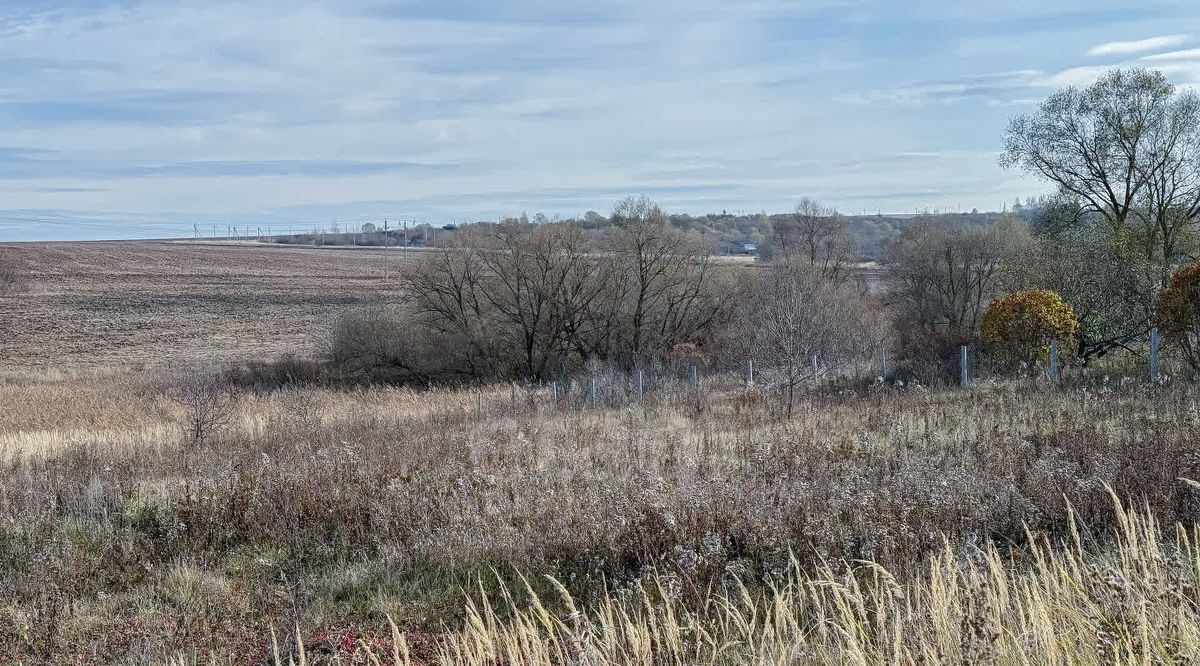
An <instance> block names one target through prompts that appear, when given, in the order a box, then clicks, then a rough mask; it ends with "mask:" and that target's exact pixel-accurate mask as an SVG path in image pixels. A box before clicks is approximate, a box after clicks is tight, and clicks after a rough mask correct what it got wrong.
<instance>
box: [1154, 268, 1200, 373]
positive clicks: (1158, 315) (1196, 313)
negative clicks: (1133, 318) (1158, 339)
mask: <svg viewBox="0 0 1200 666" xmlns="http://www.w3.org/2000/svg"><path fill="white" fill-rule="evenodd" d="M1154 322H1155V324H1156V325H1157V326H1158V330H1159V332H1161V333H1162V334H1163V336H1164V337H1165V338H1166V339H1167V341H1168V342H1170V343H1171V344H1176V345H1179V348H1180V349H1181V350H1182V351H1183V357H1184V358H1185V359H1187V362H1188V365H1190V366H1192V367H1193V368H1196V369H1200V261H1197V262H1194V263H1191V264H1189V265H1187V266H1184V267H1183V268H1181V269H1179V270H1177V271H1175V274H1174V275H1172V276H1171V283H1170V284H1169V285H1167V288H1166V289H1164V290H1163V291H1162V293H1160V294H1159V295H1158V302H1157V303H1156V304H1155V306H1154Z"/></svg>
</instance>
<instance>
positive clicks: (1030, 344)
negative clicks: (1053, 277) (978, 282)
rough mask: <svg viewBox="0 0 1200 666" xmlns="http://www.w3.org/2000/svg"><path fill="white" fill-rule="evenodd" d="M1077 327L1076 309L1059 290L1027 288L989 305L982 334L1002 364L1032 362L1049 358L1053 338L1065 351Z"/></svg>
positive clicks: (983, 322) (981, 327) (981, 329)
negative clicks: (1059, 293)
mask: <svg viewBox="0 0 1200 666" xmlns="http://www.w3.org/2000/svg"><path fill="white" fill-rule="evenodd" d="M1077 326H1078V322H1077V321H1076V319H1075V311H1074V310H1073V309H1072V308H1071V306H1070V305H1068V304H1067V303H1066V302H1065V301H1063V299H1062V297H1061V296H1059V295H1058V293H1056V292H1054V291H1051V290H1049V289H1026V290H1025V291H1018V292H1016V293H1014V294H1009V295H1008V296H1005V297H1004V298H1001V299H999V300H996V301H993V302H992V304H991V305H989V306H988V309H987V311H986V312H985V313H984V314H983V321H982V322H981V324H980V337H981V338H982V340H983V342H984V344H986V345H988V346H989V347H990V349H991V350H992V353H993V356H994V358H996V359H997V360H998V361H999V362H1001V363H1002V364H1005V365H1015V364H1019V363H1028V364H1031V365H1032V364H1035V363H1039V362H1045V361H1047V360H1049V358H1050V342H1051V341H1052V340H1057V341H1058V345H1059V353H1060V354H1065V353H1066V352H1067V351H1068V350H1069V349H1070V344H1071V341H1072V339H1073V337H1074V335H1075V329H1076V327H1077Z"/></svg>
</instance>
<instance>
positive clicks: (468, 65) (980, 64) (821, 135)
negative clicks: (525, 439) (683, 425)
mask: <svg viewBox="0 0 1200 666" xmlns="http://www.w3.org/2000/svg"><path fill="white" fill-rule="evenodd" d="M1130 65H1144V66H1152V67H1155V68H1159V69H1162V70H1163V71H1164V72H1165V73H1167V74H1168V76H1169V77H1170V78H1171V79H1172V80H1173V81H1175V82H1176V83H1178V84H1181V85H1197V84H1200V3H1197V2H1195V1H1194V0H1143V1H1142V2H1132V1H1122V2H1116V1H1113V0H1008V1H1007V2H995V3H983V2H974V1H970V2H964V1H963V0H909V1H907V2H894V1H892V0H886V1H885V0H745V1H742V2H720V1H718V0H645V1H642V2H638V1H636V0H622V1H617V2H603V1H601V0H592V1H589V2H575V1H573V0H557V1H549V0H547V1H536V0H515V1H508V2H482V1H479V2H471V1H467V0H441V1H434V0H428V1H414V2H383V1H369V0H341V1H339V2H333V1H330V2H304V1H303V0H300V1H297V0H287V1H283V0H265V1H259V2H236V3H226V2H221V1H220V0H216V1H209V2H203V3H201V2H188V3H185V2H165V1H164V2H137V1H133V0H127V1H120V2H112V3H104V2H102V1H99V0H90V1H85V0H75V1H67V2H63V1H61V0H47V1H45V2H38V3H33V2H15V3H14V2H3V3H0V241H3V240H22V239H45V238H102V237H135V236H157V235H167V234H171V235H190V234H191V231H192V224H193V223H199V224H201V225H205V226H208V227H211V225H214V224H215V225H227V224H240V225H243V226H244V225H247V224H249V225H252V226H255V225H263V226H264V227H265V226H267V225H272V226H275V227H277V228H282V227H284V226H287V225H294V226H295V227H297V228H298V227H302V226H305V225H307V226H309V227H311V225H313V224H315V223H324V224H328V223H329V222H330V221H331V220H334V219H336V220H339V221H341V222H343V223H345V222H352V221H353V222H358V221H366V220H375V219H379V218H382V217H385V216H387V217H389V218H392V219H396V218H407V219H416V220H429V221H435V222H449V221H458V220H468V219H489V218H495V217H497V216H501V215H505V214H515V213H520V212H522V211H527V212H529V213H530V214H533V213H534V212H537V211H542V212H545V213H547V214H549V215H554V214H562V215H577V214H581V213H583V212H584V211H587V210H599V211H602V212H603V211H607V210H608V209H609V208H610V207H611V205H612V203H613V201H615V200H616V199H617V198H619V197H621V196H623V195H625V194H631V193H644V194H648V195H650V196H651V197H653V198H655V199H657V200H659V201H661V202H662V203H663V204H664V205H665V206H666V207H667V208H669V209H670V210H673V211H680V212H693V213H704V212H709V211H719V210H721V209H728V210H730V211H760V210H768V211H781V210H786V209H789V208H790V207H791V206H792V205H793V202H794V201H795V199H797V198H798V197H800V196H805V195H808V196H813V197H817V198H819V199H820V200H822V201H824V202H826V203H829V204H832V205H836V206H837V207H838V208H839V209H841V210H842V211H843V212H849V213H860V212H863V211H864V210H866V211H871V212H875V211H876V210H882V211H884V212H902V211H912V210H913V209H915V208H942V209H947V208H949V209H955V208H958V207H961V208H963V209H970V208H973V207H978V208H980V209H996V208H998V207H999V206H1000V205H1001V203H1002V202H1005V201H1011V200H1012V198H1013V197H1014V196H1025V195H1032V194H1037V193H1039V192H1043V191H1046V190H1047V189H1048V188H1047V187H1046V186H1044V185H1042V184H1040V183H1037V182H1035V181H1033V180H1030V179H1027V178H1025V177H1022V176H1021V175H1020V174H1017V173H1013V172H1006V171H1004V170H1001V169H1000V168H999V167H998V166H997V165H996V152H997V150H998V148H999V145H1000V142H1001V137H1002V133H1003V130H1004V127H1005V125H1006V123H1007V119H1008V118H1009V117H1011V116H1012V115H1014V114H1017V113H1022V112H1027V111H1029V110H1031V109H1033V108H1034V105H1035V104H1036V102H1037V101H1038V100H1040V99H1041V98H1043V97H1045V96H1046V95H1047V94H1048V93H1049V92H1050V91H1051V90H1053V89H1055V88H1056V87H1061V86H1065V85H1073V84H1076V85H1077V84H1087V83H1088V82H1090V81H1091V80H1093V79H1095V77H1096V76H1097V75H1099V74H1100V73H1101V72H1103V71H1104V70H1105V69H1106V68H1109V67H1113V66H1130Z"/></svg>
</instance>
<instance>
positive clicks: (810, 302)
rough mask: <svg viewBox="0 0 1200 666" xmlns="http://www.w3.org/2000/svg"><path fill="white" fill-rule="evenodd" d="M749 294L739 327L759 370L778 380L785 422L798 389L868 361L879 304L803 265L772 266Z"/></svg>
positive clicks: (871, 353) (873, 347)
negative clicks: (831, 372)
mask: <svg viewBox="0 0 1200 666" xmlns="http://www.w3.org/2000/svg"><path fill="white" fill-rule="evenodd" d="M749 293H750V297H749V298H748V299H746V301H744V302H743V303H742V307H741V311H740V317H739V320H740V324H741V325H740V327H739V329H740V331H741V335H742V336H744V338H745V339H746V340H747V341H748V342H749V347H750V349H749V351H750V353H751V358H753V359H755V361H756V362H757V364H758V367H759V368H760V369H761V371H762V372H764V373H765V374H771V375H774V376H775V377H776V378H777V382H778V384H779V386H780V389H781V391H782V393H783V400H784V406H785V410H786V413H787V416H788V418H791V416H792V412H793V405H794V404H795V396H796V389H797V388H798V387H799V386H801V385H802V384H804V383H805V382H808V381H814V380H816V379H817V378H818V376H819V373H823V372H826V371H827V370H828V369H830V368H834V369H836V368H845V367H846V366H847V365H849V364H851V363H854V362H856V361H860V360H863V359H869V358H871V357H872V355H873V352H874V350H875V349H876V341H877V338H878V335H877V332H878V330H879V328H880V320H879V310H880V309H879V307H878V305H877V304H875V303H873V299H872V298H871V297H870V296H869V295H867V294H865V293H863V292H861V291H859V290H858V289H856V288H854V287H852V286H851V285H849V284H847V283H838V282H834V281H832V280H830V279H828V278H826V277H824V276H822V275H821V274H820V272H819V271H817V270H814V269H813V267H811V266H809V265H807V264H806V263H804V262H803V261H800V262H796V261H792V262H784V263H782V264H778V265H776V266H774V267H773V268H772V269H771V270H770V271H769V272H768V273H766V274H765V275H763V276H761V277H760V278H759V279H758V280H756V281H755V284H754V285H753V286H752V288H751V290H750V292H749ZM814 359H815V360H816V361H817V362H816V363H814V362H813V361H814Z"/></svg>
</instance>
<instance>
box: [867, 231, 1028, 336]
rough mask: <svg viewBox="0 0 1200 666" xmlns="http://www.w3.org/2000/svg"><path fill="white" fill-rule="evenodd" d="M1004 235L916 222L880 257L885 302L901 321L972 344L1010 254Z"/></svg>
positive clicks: (1007, 241)
mask: <svg viewBox="0 0 1200 666" xmlns="http://www.w3.org/2000/svg"><path fill="white" fill-rule="evenodd" d="M1007 230H1008V231H1012V232H1013V233H1017V232H1016V231H1015V230H1013V229H1007ZM1005 231H1006V228H1004V227H998V226H996V225H992V226H988V227H976V226H964V225H960V224H956V223H953V222H947V221H944V220H941V219H938V218H921V219H918V220H915V221H914V222H913V223H912V224H911V225H910V226H909V227H908V228H906V229H905V230H904V231H902V232H901V233H900V234H899V235H898V236H897V237H896V238H894V239H892V241H891V242H889V243H888V244H887V246H886V247H885V249H884V254H883V262H884V264H885V265H886V266H887V268H888V279H889V281H890V283H891V284H890V298H891V300H892V303H893V305H894V306H895V307H896V308H897V309H898V313H899V315H900V317H901V318H902V319H903V320H904V321H905V322H906V323H907V324H908V325H912V326H919V327H921V328H923V329H925V330H927V331H930V332H935V333H937V334H939V335H942V336H946V337H947V338H948V339H951V340H953V341H955V342H957V343H965V342H967V341H969V340H972V339H973V338H974V337H975V332H976V330H977V329H978V327H979V320H980V318H981V317H982V315H983V311H984V309H985V308H986V307H987V304H988V303H989V302H990V300H991V298H992V297H993V296H994V294H995V289H996V287H997V285H998V283H999V277H1000V275H1001V273H1000V269H1001V266H1002V263H1003V261H1004V259H1005V257H1006V256H1010V255H1011V253H1012V247H1013V246H1012V243H1011V239H1009V238H1006V235H1005V233H1004V232H1005Z"/></svg>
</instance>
